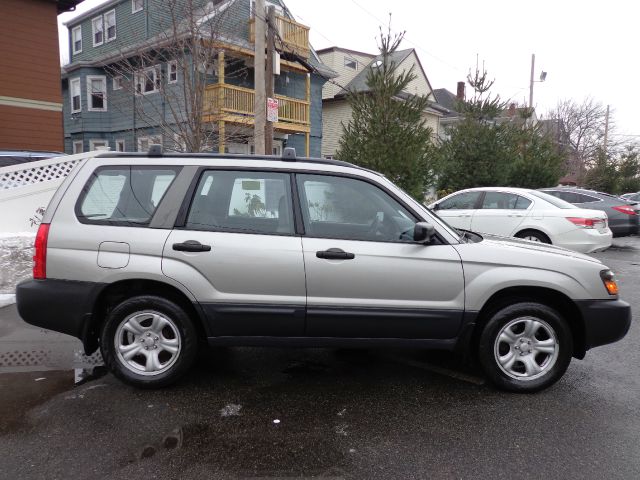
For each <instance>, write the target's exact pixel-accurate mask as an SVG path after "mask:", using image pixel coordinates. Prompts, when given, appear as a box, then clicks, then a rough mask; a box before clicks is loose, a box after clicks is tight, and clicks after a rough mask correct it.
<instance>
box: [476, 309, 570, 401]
mask: <svg viewBox="0 0 640 480" xmlns="http://www.w3.org/2000/svg"><path fill="white" fill-rule="evenodd" d="M527 320H533V323H528V322H527ZM528 326H530V328H531V330H529V331H527V330H526V327H528ZM520 328H522V329H523V330H522V332H520V331H519V329H520ZM503 332H504V335H503V336H502V337H500V335H501V334H502V333H503ZM531 332H533V335H530V333H531ZM498 337H500V338H502V340H498ZM507 339H509V340H507ZM511 339H513V341H512V340H511ZM527 342H528V343H527ZM538 349H540V350H538ZM545 349H546V350H551V349H553V353H549V352H546V351H545V352H542V350H545ZM511 354H513V357H511ZM572 355H573V337H572V335H571V330H570V329H569V326H568V325H567V322H566V321H565V320H564V319H563V318H562V316H561V315H560V314H559V313H558V312H557V311H556V310H554V309H552V308H550V307H548V306H546V305H543V304H541V303H535V302H521V303H515V304H513V305H509V306H507V307H504V308H502V309H500V310H498V311H497V312H495V313H494V314H493V315H492V316H491V318H490V319H489V321H488V322H487V324H486V325H485V326H484V329H483V330H482V333H481V335H480V341H479V345H478V358H479V360H480V365H481V366H482V369H483V371H484V373H485V375H486V376H487V378H488V379H489V381H490V382H491V383H493V384H494V385H495V386H497V387H498V388H500V389H503V390H508V391H511V392H522V393H531V392H537V391H539V390H542V389H545V388H547V387H549V386H551V385H553V384H554V383H555V382H557V381H558V380H559V379H560V377H562V375H564V373H565V371H566V370H567V368H568V367H569V363H570V362H571V357H572ZM512 358H513V360H512ZM501 359H502V361H503V363H504V366H503V365H501V363H500V360H501ZM537 368H539V369H540V372H537V370H536V369H537ZM536 372H537V373H536Z"/></svg>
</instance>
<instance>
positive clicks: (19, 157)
mask: <svg viewBox="0 0 640 480" xmlns="http://www.w3.org/2000/svg"><path fill="white" fill-rule="evenodd" d="M64 155H65V154H64V153H61V152H36V151H30V150H0V167H8V166H10V165H20V164H21V163H28V162H35V161H36V160H46V159H47V158H53V157H62V156H64Z"/></svg>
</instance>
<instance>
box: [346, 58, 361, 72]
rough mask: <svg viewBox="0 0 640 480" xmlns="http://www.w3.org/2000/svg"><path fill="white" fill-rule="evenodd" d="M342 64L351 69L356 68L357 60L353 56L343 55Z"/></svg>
mask: <svg viewBox="0 0 640 480" xmlns="http://www.w3.org/2000/svg"><path fill="white" fill-rule="evenodd" d="M344 66H345V67H347V68H350V69H351V70H358V61H357V60H355V59H353V58H349V57H344Z"/></svg>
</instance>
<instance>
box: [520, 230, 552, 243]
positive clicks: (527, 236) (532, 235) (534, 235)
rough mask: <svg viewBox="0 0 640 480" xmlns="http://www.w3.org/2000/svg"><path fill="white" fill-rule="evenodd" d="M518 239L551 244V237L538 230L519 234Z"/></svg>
mask: <svg viewBox="0 0 640 480" xmlns="http://www.w3.org/2000/svg"><path fill="white" fill-rule="evenodd" d="M516 237H517V238H522V239H523V240H529V241H531V242H540V243H551V240H550V239H549V237H547V236H546V235H545V234H544V233H542V232H538V231H537V230H524V231H522V232H518V233H517V234H516Z"/></svg>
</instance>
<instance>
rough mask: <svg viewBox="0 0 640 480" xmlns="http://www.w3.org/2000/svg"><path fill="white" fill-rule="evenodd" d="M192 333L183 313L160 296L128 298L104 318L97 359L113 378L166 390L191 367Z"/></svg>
mask: <svg viewBox="0 0 640 480" xmlns="http://www.w3.org/2000/svg"><path fill="white" fill-rule="evenodd" d="M197 344H198V342H197V334H196V330H195V328H194V326H193V324H192V323H191V320H189V317H188V316H187V314H186V313H185V311H184V310H183V309H182V308H181V307H180V306H178V305H177V304H175V303H174V302H171V301H169V300H167V299H165V298H161V297H156V296H151V295H144V296H138V297H132V298H129V299H127V300H125V301H123V302H122V303H120V304H119V305H118V306H116V307H115V308H114V309H113V310H112V311H111V312H110V313H109V315H108V316H107V319H106V322H105V323H104V326H103V329H102V335H101V349H102V356H103V359H104V361H105V363H106V364H107V365H108V366H109V368H110V369H111V371H112V372H113V374H114V375H115V376H116V377H118V378H120V379H121V380H123V381H124V382H126V383H129V384H130V385H133V386H136V387H142V388H157V387H164V386H167V385H169V384H171V383H173V382H175V381H176V380H178V379H179V378H180V377H181V376H182V375H184V373H185V372H186V371H187V370H188V369H189V367H191V365H192V363H193V361H194V359H195V356H196V353H197V350H198V348H197Z"/></svg>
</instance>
